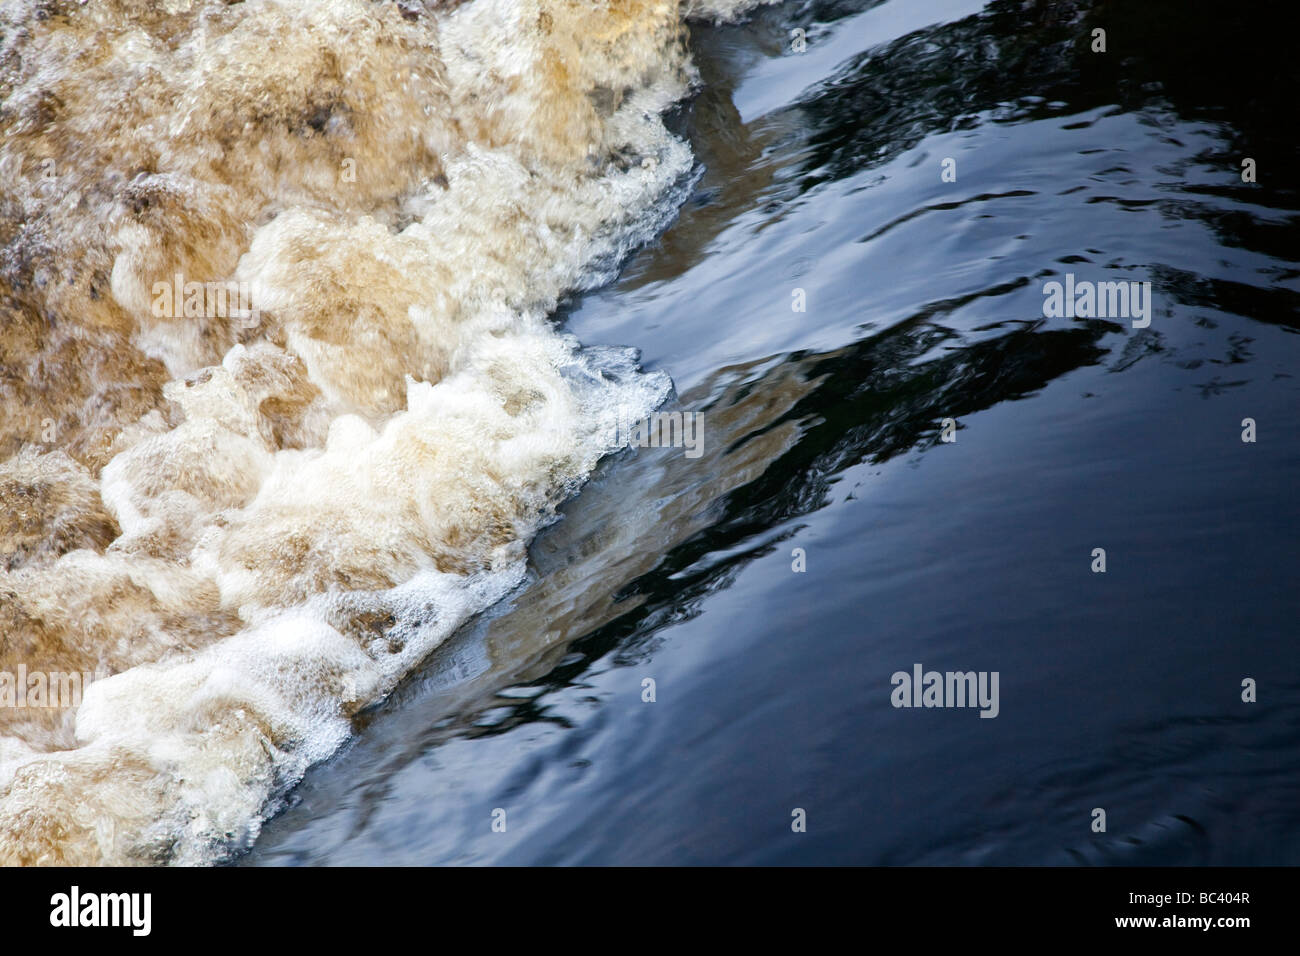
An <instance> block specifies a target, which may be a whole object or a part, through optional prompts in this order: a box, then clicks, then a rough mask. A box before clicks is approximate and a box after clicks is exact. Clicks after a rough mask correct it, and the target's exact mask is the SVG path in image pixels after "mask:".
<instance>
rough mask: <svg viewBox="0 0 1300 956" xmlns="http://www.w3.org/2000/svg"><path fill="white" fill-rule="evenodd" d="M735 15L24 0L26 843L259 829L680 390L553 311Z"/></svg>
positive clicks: (4, 827) (12, 156)
mask: <svg viewBox="0 0 1300 956" xmlns="http://www.w3.org/2000/svg"><path fill="white" fill-rule="evenodd" d="M740 6H741V5H740V4H737V3H735V2H732V3H725V4H712V5H703V4H687V5H686V6H685V7H683V6H679V4H677V3H675V2H665V0H659V2H656V0H606V2H602V3H587V2H578V0H574V2H564V0H470V2H464V3H456V2H447V3H433V2H425V3H418V2H414V0H411V2H403V3H392V2H368V0H311V2H308V0H245V2H242V3H240V2H235V3H229V4H227V3H222V2H200V0H193V2H187V0H165V2H146V0H89V2H75V0H10V2H7V3H6V4H5V5H4V8H3V12H0V97H2V102H3V105H2V106H0V249H2V252H0V416H2V418H0V501H2V502H3V509H2V511H0V672H3V675H4V684H3V686H0V691H3V693H4V694H5V695H7V696H8V697H9V698H10V699H9V700H8V701H6V703H9V706H4V707H0V862H3V863H7V864H15V863H23V864H30V863H51V864H57V863H67V864H86V863H132V862H136V863H159V862H170V863H180V864H193V863H205V862H214V861H217V860H220V859H222V858H223V857H224V856H225V855H227V854H229V853H230V852H231V851H232V850H238V849H240V848H243V847H246V846H247V845H249V844H250V843H251V842H252V841H253V840H254V839H255V838H256V835H257V833H258V830H259V827H260V825H261V823H262V821H263V820H264V819H265V818H266V816H267V815H268V813H270V812H273V811H274V809H275V807H276V805H277V800H278V799H279V798H280V797H281V796H282V795H283V794H284V793H286V791H287V790H288V789H289V788H290V787H292V786H293V785H294V784H295V783H296V782H297V781H298V780H299V779H300V778H301V776H302V775H303V773H304V771H305V770H306V769H307V768H308V767H309V766H310V765H312V764H313V763H315V762H317V761H319V760H321V759H322V758H324V757H326V756H328V755H329V754H330V753H331V752H332V751H334V750H335V749H336V748H337V747H338V746H339V745H340V744H341V743H342V742H343V741H344V740H345V739H346V738H347V737H348V735H349V733H350V728H351V723H350V722H351V719H352V717H353V715H354V714H356V713H357V711H359V710H360V709H361V708H364V707H366V706H367V705H369V704H371V703H373V702H375V701H376V700H379V699H380V698H382V697H383V696H384V695H385V694H387V693H388V692H389V691H390V690H391V689H392V688H393V687H394V686H395V684H396V683H397V681H398V680H399V679H400V678H401V677H402V676H403V674H404V673H406V672H407V671H409V670H410V669H411V668H412V667H413V666H415V665H416V664H417V663H418V662H419V661H420V660H421V659H422V658H424V657H425V656H426V655H427V654H428V652H429V651H430V650H431V649H432V648H433V647H434V646H436V645H437V644H438V643H439V642H440V641H442V640H443V639H444V638H445V637H446V636H447V635H449V634H450V633H451V632H452V631H453V630H454V629H455V628H456V627H457V626H458V625H459V624H460V623H462V622H463V621H465V620H466V619H467V618H469V617H470V616H472V615H474V614H475V613H477V612H479V611H481V610H483V609H484V608H486V607H488V606H489V605H491V604H493V603H494V602H495V601H497V600H498V599H499V598H500V597H501V596H502V595H504V594H506V593H507V592H509V591H510V590H511V589H512V588H513V587H514V586H515V585H516V584H517V583H518V582H519V581H520V579H521V578H522V576H523V574H524V564H525V548H526V546H527V544H528V542H529V540H530V539H531V537H532V536H533V535H534V534H535V533H536V532H537V530H538V529H539V528H541V527H542V526H544V525H545V524H546V523H548V522H549V521H550V520H552V519H553V517H554V511H555V508H556V506H557V505H558V504H559V503H561V502H562V501H564V500H565V499H566V498H567V497H569V496H570V495H572V494H573V493H574V491H575V490H576V489H577V488H578V487H579V486H580V484H581V483H582V482H583V480H584V479H585V478H586V477H587V476H588V475H589V474H590V472H591V470H592V469H593V467H594V466H595V465H596V463H597V462H598V461H599V459H600V458H601V457H602V456H603V455H604V454H606V453H608V452H609V451H611V450H612V446H611V443H610V440H609V428H608V427H607V426H608V425H609V421H610V417H611V415H614V414H618V415H622V416H626V417H636V416H639V415H644V414H646V413H648V412H649V411H650V410H651V409H653V408H654V407H656V406H658V405H659V404H660V403H662V402H663V401H664V399H665V398H666V397H667V396H668V394H669V392H670V390H671V384H670V382H669V381H668V380H667V378H666V376H664V375H663V374H662V373H653V374H651V373H643V372H641V371H639V370H638V368H637V367H636V356H635V355H634V354H633V353H630V352H627V351H623V350H615V349H600V348H583V347H582V346H581V345H579V343H577V342H576V341H574V340H573V339H572V337H570V336H566V335H563V334H561V333H559V332H557V331H556V329H555V328H554V327H553V325H552V323H551V322H549V321H548V318H547V316H548V315H549V313H551V311H552V310H553V309H554V308H555V307H556V305H557V302H559V300H560V298H561V296H563V295H564V294H565V293H566V292H568V291H571V290H574V289H579V288H583V287H585V286H589V285H591V284H592V283H595V282H599V281H601V280H602V279H603V278H604V277H607V276H608V275H609V274H610V272H611V270H612V269H613V268H614V267H615V266H616V265H617V264H618V263H619V262H620V261H621V259H622V258H623V257H624V256H625V255H626V253H627V252H628V251H629V250H630V249H632V248H634V247H635V246H636V245H637V244H638V243H641V242H643V241H645V240H646V239H647V238H649V237H651V236H653V235H654V234H655V233H656V232H657V231H658V230H659V229H661V228H662V227H663V225H664V223H665V222H666V221H667V220H668V218H670V217H671V216H672V214H673V212H674V210H675V208H676V206H677V204H678V203H679V202H680V201H681V198H682V196H683V194H684V191H685V190H686V189H687V188H688V187H689V184H690V182H691V178H692V175H693V167H694V160H693V158H692V156H691V153H690V150H689V149H688V148H687V146H686V145H685V144H684V143H683V142H681V141H680V140H679V139H678V138H676V137H675V136H674V135H672V134H671V133H670V132H669V130H668V129H667V128H666V126H665V124H664V121H663V114H664V113H665V111H667V110H668V109H669V108H670V107H672V106H673V104H675V103H677V102H678V101H680V100H681V99H682V98H683V97H684V96H685V95H686V94H687V93H688V92H689V91H690V89H691V88H692V86H693V84H694V83H695V82H696V80H695V74H694V69H693V67H692V64H691V61H690V58H689V54H688V51H687V49H686V44H685V36H686V34H685V28H684V23H683V21H684V18H685V17H687V16H700V17H705V18H709V19H727V18H731V17H733V16H735V15H736V14H737V13H739V12H741V11H740ZM227 293H228V294H227ZM74 673H75V674H77V675H86V680H85V683H84V689H83V692H82V694H81V698H80V702H79V705H78V706H58V707H54V706H48V705H49V704H50V703H51V701H50V700H49V699H42V695H43V694H49V695H53V693H54V690H53V689H54V687H55V686H56V684H57V681H56V678H55V677H54V675H60V674H64V675H66V674H74ZM37 675H50V676H49V677H48V683H45V681H46V680H47V679H46V678H45V677H40V678H39V680H38V676H37ZM96 675H98V679H92V678H94V677H95V676H96ZM20 677H21V678H22V679H21V680H20V679H19V678H20ZM29 682H30V683H29ZM65 684H66V681H65ZM38 686H39V687H40V688H41V693H40V694H37V695H36V696H35V697H33V695H32V693H31V692H32V690H33V689H35V688H37V687H38ZM15 696H17V697H20V698H22V700H21V701H19V702H18V705H15V704H14V702H13V700H14V697H15ZM64 703H66V701H64ZM22 704H26V706H23V705H22Z"/></svg>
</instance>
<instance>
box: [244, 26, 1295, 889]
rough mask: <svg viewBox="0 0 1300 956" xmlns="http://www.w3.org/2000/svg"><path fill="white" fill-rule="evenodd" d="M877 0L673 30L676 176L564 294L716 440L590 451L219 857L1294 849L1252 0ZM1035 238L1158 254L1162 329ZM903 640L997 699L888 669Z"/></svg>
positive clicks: (1268, 190)
mask: <svg viewBox="0 0 1300 956" xmlns="http://www.w3.org/2000/svg"><path fill="white" fill-rule="evenodd" d="M901 6H903V4H902V3H901V0H890V2H886V3H869V2H868V3H803V4H785V5H781V6H778V7H774V8H770V9H766V10H763V11H762V12H761V13H760V14H759V15H757V16H756V17H755V18H754V19H753V20H751V21H750V22H749V23H747V24H745V25H742V26H738V27H737V26H732V27H725V26H724V27H708V26H697V27H696V28H695V29H694V31H693V35H692V47H693V50H694V51H695V55H696V57H697V59H698V60H699V62H700V69H701V75H702V77H703V80H704V83H705V85H704V88H703V90H702V92H701V93H700V95H699V96H698V97H697V98H696V99H695V100H694V101H693V103H692V104H691V105H690V106H689V108H687V109H686V110H685V111H684V112H683V115H682V116H680V117H679V118H678V121H679V122H680V124H681V127H682V128H683V130H684V131H685V133H686V134H687V135H688V136H689V137H690V138H691V141H692V147H693V149H694V150H695V153H696V155H697V157H699V158H700V160H701V162H702V163H703V164H704V166H705V172H704V176H703V178H702V180H701V181H700V183H699V185H698V187H697V190H696V193H695V194H694V195H693V197H692V198H691V200H690V201H689V202H688V203H687V205H686V207H685V208H684V209H683V211H682V214H681V216H680V218H679V220H678V221H677V222H676V223H675V224H674V225H673V226H672V227H671V228H670V229H669V230H668V232H667V233H666V234H665V235H664V236H663V237H662V239H661V240H660V241H659V242H657V243H656V244H654V245H652V246H651V247H649V248H647V249H645V250H643V251H642V252H641V253H640V254H639V255H638V256H637V257H636V258H635V259H634V260H633V261H632V262H631V263H630V264H629V265H628V267H627V268H626V270H625V271H624V274H623V275H622V277H621V278H620V280H619V281H618V282H617V283H615V284H614V285H613V286H612V287H610V288H608V289H604V290H601V291H599V292H596V293H593V294H590V295H588V296H586V297H585V298H583V299H580V300H578V301H575V302H572V303H570V305H569V307H568V308H567V309H566V310H564V311H563V313H562V316H561V318H562V319H563V321H565V322H566V323H567V325H568V327H569V329H571V330H572V331H574V332H575V334H577V335H578V337H579V338H580V339H581V340H582V341H584V342H607V343H615V344H619V345H636V346H638V347H639V348H641V350H642V354H643V359H644V360H645V361H646V362H647V363H648V364H649V365H651V366H653V367H660V368H663V369H665V370H667V371H668V372H670V373H671V374H672V375H673V377H674V380H675V381H676V383H677V387H678V390H679V399H678V401H679V403H680V405H681V406H682V407H683V408H687V409H692V410H700V411H703V412H704V416H705V418H704V420H705V422H706V431H705V440H706V443H705V454H704V455H703V457H701V458H698V459H687V458H685V457H684V456H683V455H682V454H681V452H680V450H674V449H659V450H654V449H648V450H642V451H640V452H639V453H636V454H633V453H630V452H626V453H624V454H622V455H621V456H619V457H618V458H616V459H613V460H607V461H606V462H604V463H603V465H602V466H601V469H600V470H599V472H598V474H597V476H596V478H595V479H594V480H593V481H592V482H591V484H589V485H588V486H587V487H586V488H585V489H584V490H583V492H582V493H581V495H579V496H578V498H576V499H575V500H573V501H571V502H570V503H569V504H568V505H566V507H565V508H564V517H563V520H562V521H561V522H560V523H558V524H557V525H555V526H554V527H552V528H551V529H549V530H548V531H547V532H545V533H544V534H543V535H542V536H541V537H540V538H539V539H538V540H537V542H536V543H535V545H534V547H533V548H532V551H531V562H530V577H529V580H528V581H527V583H526V584H525V585H524V586H523V587H521V588H520V589H519V590H518V591H517V592H516V593H515V594H514V595H513V596H512V598H511V599H510V600H509V601H507V602H506V603H505V604H504V605H503V606H501V607H498V608H497V609H495V610H494V611H493V612H492V613H491V614H489V615H488V616H487V617H485V618H484V619H481V620H479V621H477V622H475V623H474V624H473V625H472V626H470V627H468V628H467V629H465V630H463V631H462V632H460V633H459V634H458V635H457V636H456V638H454V639H453V640H452V641H451V642H449V644H447V645H445V646H444V647H443V648H441V649H439V651H437V652H436V653H435V654H434V656H433V657H432V658H431V659H430V660H429V661H428V662H427V665H426V666H425V668H424V669H423V671H422V672H421V673H420V674H418V675H417V676H416V677H415V678H413V679H411V680H409V681H408V682H407V683H406V684H405V685H403V687H402V688H401V689H400V690H399V692H398V693H397V694H395V695H394V697H392V698H391V699H390V700H388V701H387V702H385V703H384V704H383V705H382V706H380V707H379V708H377V709H375V710H372V711H370V712H367V713H366V714H364V715H363V718H362V725H363V726H362V732H361V733H360V735H359V737H358V738H357V739H356V741H355V742H354V744H353V745H352V746H351V747H350V748H349V749H348V750H347V751H345V752H344V753H342V754H340V755H338V756H337V757H336V758H334V759H333V760H332V761H331V762H330V763H329V764H327V765H325V766H324V767H321V768H319V769H318V770H317V771H316V772H314V773H313V774H310V775H309V776H308V779H307V781H306V782H305V784H304V785H303V786H302V787H301V788H300V789H299V791H298V792H297V793H296V794H295V795H294V797H293V804H294V805H293V806H291V807H290V808H288V809H287V810H286V812H284V813H283V814H282V815H281V816H280V817H279V818H277V819H276V820H275V821H273V822H272V823H271V824H270V825H269V826H268V827H267V830H266V832H265V833H264V835H263V838H262V841H261V842H260V843H259V845H258V846H257V847H256V848H255V849H254V851H253V852H252V853H251V854H250V855H249V856H248V857H247V858H245V862H248V863H272V862H274V863H280V862H330V863H333V862H339V863H342V862H360V861H375V860H378V859H383V860H387V861H390V862H396V863H447V862H511V863H536V862H588V863H746V862H749V863H752V862H759V863H811V862H837V863H843V862H870V863H1070V862H1076V863H1147V864H1167V863H1179V864H1183V863H1261V862H1265V863H1295V862H1297V860H1298V859H1300V843H1297V838H1296V833H1297V832H1300V829H1297V823H1300V810H1298V809H1297V808H1298V807H1300V801H1298V800H1297V797H1300V750H1298V747H1300V709H1297V707H1296V706H1295V700H1296V696H1295V695H1296V691H1297V690H1298V689H1300V667H1298V666H1297V664H1298V663H1300V662H1298V660H1297V655H1296V652H1295V649H1294V622H1295V620H1296V611H1297V601H1296V598H1295V595H1294V588H1293V577H1294V571H1295V568H1296V566H1297V565H1296V557H1297V553H1296V544H1295V530H1296V527H1297V521H1296V517H1297V510H1296V507H1295V504H1294V487H1295V480H1296V477H1297V474H1298V473H1300V472H1298V469H1300V453H1298V451H1300V445H1297V429H1296V417H1295V416H1296V408H1297V402H1296V379H1295V374H1296V373H1295V367H1296V364H1297V362H1296V360H1297V358H1300V340H1297V338H1296V337H1295V332H1296V330H1297V328H1300V326H1298V324H1297V323H1298V319H1300V298H1298V296H1300V284H1298V283H1297V279H1298V278H1300V273H1297V271H1296V265H1295V262H1296V256H1295V250H1296V249H1297V243H1296V236H1297V232H1296V229H1297V222H1296V210H1297V208H1298V207H1300V194H1297V191H1296V187H1295V186H1294V184H1293V183H1291V182H1290V181H1289V177H1288V173H1287V172H1286V171H1288V170H1290V169H1294V168H1295V163H1296V160H1297V158H1300V157H1298V156H1297V152H1298V150H1297V139H1296V136H1295V133H1294V130H1293V128H1292V124H1291V123H1290V121H1289V115H1290V114H1289V111H1288V108H1287V104H1288V103H1289V102H1293V101H1294V97H1295V95H1296V93H1297V92H1298V91H1297V82H1296V80H1297V77H1296V74H1295V67H1294V63H1293V58H1291V57H1290V56H1289V54H1288V52H1287V51H1285V50H1283V49H1282V44H1283V43H1284V42H1285V41H1284V40H1283V39H1282V34H1283V31H1281V30H1279V29H1275V28H1274V26H1273V21H1274V19H1275V17H1274V14H1280V12H1281V10H1282V7H1281V5H1280V4H1265V5H1263V6H1259V5H1256V6H1252V7H1250V8H1249V10H1246V9H1244V8H1232V7H1225V6H1224V5H1222V4H1210V3H1199V2H1193V3H1186V2H1179V3H1174V2H1172V0H1171V2H1154V3H1145V4H1142V5H1140V7H1138V5H1133V4H1127V5H1126V4H1119V3H1107V2H1096V3H1088V2H1082V0H1080V2H1039V3H1029V4H1024V3H1018V2H1017V3H1010V2H995V3H992V4H989V5H988V6H987V7H986V8H984V9H982V10H979V11H978V12H974V13H973V12H972V11H971V10H970V9H969V8H970V7H971V6H972V5H970V4H960V3H940V2H935V3H930V4H926V3H918V4H915V5H912V6H911V7H909V9H908V11H907V12H906V13H903V12H899V13H897V14H896V15H895V14H891V13H890V11H891V9H892V8H895V7H901ZM887 14H889V15H887ZM929 14H932V18H930V19H927V15H929ZM795 26H799V27H802V28H805V29H806V30H807V35H808V37H809V49H808V51H807V52H806V53H804V54H802V55H796V54H792V53H791V52H790V50H789V48H788V40H787V38H788V36H789V33H790V30H791V29H793V28H794V27H795ZM1098 26H1100V27H1102V28H1104V29H1106V30H1107V36H1108V42H1109V50H1108V52H1107V53H1106V54H1094V53H1092V52H1091V50H1090V48H1089V45H1088V41H1087V38H1088V37H1090V35H1091V31H1092V30H1093V29H1094V28H1096V27H1098ZM888 27H892V28H894V29H896V30H898V31H900V32H897V33H894V34H892V35H882V34H881V31H882V30H884V29H886V28H888ZM855 37H858V38H861V39H860V41H858V42H855ZM822 50H825V51H836V55H835V56H834V57H831V56H826V57H824V58H823V59H821V60H818V59H817V57H818V56H819V51H822ZM743 104H767V105H766V108H764V109H763V110H762V111H761V112H759V113H758V114H755V113H753V112H752V111H751V110H750V107H748V106H745V105H743ZM742 117H743V118H742ZM1245 156H1250V157H1252V158H1254V159H1256V160H1257V163H1258V168H1259V170H1260V177H1259V182H1258V183H1256V184H1246V183H1243V182H1242V181H1241V178H1240V174H1239V171H1240V160H1241V158H1243V157H1245ZM944 158H953V159H955V160H956V169H957V171H958V176H957V181H956V182H955V183H945V182H942V181H941V179H940V176H939V171H940V162H941V160H942V159H944ZM1066 272H1074V273H1075V274H1077V275H1080V276H1086V277H1088V278H1090V279H1093V280H1095V281H1138V280H1142V281H1151V282H1152V284H1153V288H1154V292H1155V296H1156V308H1155V311H1154V318H1153V321H1152V324H1151V326H1150V328H1147V329H1140V330H1139V329H1134V328H1132V327H1130V326H1129V324H1128V323H1127V322H1124V321H1122V320H1103V319H1088V320H1085V319H1045V318H1044V317H1043V314H1042V302H1043V296H1042V285H1043V283H1044V282H1045V281H1048V278H1049V277H1060V276H1062V275H1064V274H1065V273H1066ZM795 288H801V289H803V290H804V291H805V293H806V297H807V303H808V305H807V311H806V312H803V313H797V312H793V311H792V310H791V306H790V303H791V294H792V290H794V289H795ZM1247 417H1250V418H1252V419H1254V420H1255V421H1256V423H1257V424H1258V428H1259V436H1260V437H1259V440H1258V441H1257V442H1256V443H1254V444H1246V443H1243V442H1242V441H1241V437H1240V435H1241V430H1242V426H1241V422H1242V420H1243V419H1244V418H1247ZM947 418H952V419H955V420H956V422H957V423H958V426H959V427H958V429H957V433H956V435H957V439H956V441H955V442H952V443H946V442H943V441H941V440H940V428H941V423H942V421H943V420H944V419H947ZM1097 547H1103V548H1105V549H1106V551H1107V556H1108V568H1107V573H1106V574H1105V575H1096V574H1093V573H1092V572H1091V571H1090V561H1091V553H1092V551H1093V549H1094V548H1097ZM795 548H801V549H803V551H804V553H805V555H806V566H807V570H806V572H804V573H796V572H795V571H794V570H793V569H792V551H793V549H795ZM914 662H922V663H924V664H925V665H926V666H927V667H931V666H932V667H934V668H936V669H939V670H949V669H963V670H964V669H973V670H986V669H987V670H997V671H999V672H1000V673H1001V675H1002V707H1001V714H1000V716H999V717H998V719H996V720H978V719H972V718H973V717H974V715H973V714H970V713H969V712H963V711H936V712H929V711H907V710H902V711H896V710H893V709H892V708H890V706H889V704H888V696H889V690H890V685H889V677H890V675H891V674H892V673H893V672H894V671H896V670H899V669H908V668H910V666H911V665H912V664H913V663H914ZM1246 677H1250V678H1253V679H1255V680H1257V681H1258V683H1259V687H1260V699H1259V702H1258V703H1256V704H1253V705H1248V704H1244V703H1242V701H1241V699H1240V684H1241V680H1242V679H1243V678H1246ZM646 678H652V679H654V681H655V683H656V700H655V701H654V703H646V702H644V701H643V700H642V687H643V684H642V681H643V680H645V679H646ZM497 807H501V808H506V809H507V811H508V813H509V819H510V825H509V829H508V831H507V832H506V833H492V832H491V831H490V829H489V824H490V813H491V811H492V809H494V808H497ZM795 807H801V808H805V809H806V810H807V813H808V820H809V827H808V832H807V833H805V834H794V833H792V832H791V830H790V826H789V821H790V813H791V809H792V808H795ZM1096 807H1103V808H1105V809H1106V811H1107V814H1108V820H1109V829H1108V832H1106V833H1104V834H1095V833H1092V832H1091V830H1090V826H1089V825H1090V823H1091V819H1092V818H1091V811H1092V810H1093V809H1094V808H1096Z"/></svg>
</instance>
